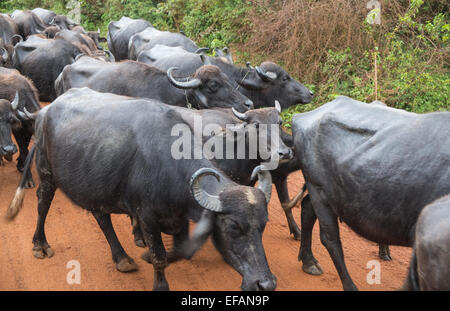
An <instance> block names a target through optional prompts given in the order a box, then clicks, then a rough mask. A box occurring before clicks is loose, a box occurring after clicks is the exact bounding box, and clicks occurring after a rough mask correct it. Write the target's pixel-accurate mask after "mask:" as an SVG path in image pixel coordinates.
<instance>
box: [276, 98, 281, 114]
mask: <svg viewBox="0 0 450 311" xmlns="http://www.w3.org/2000/svg"><path fill="white" fill-rule="evenodd" d="M275 108H277V111H278V113H281V105H280V102H279V101H278V100H275Z"/></svg>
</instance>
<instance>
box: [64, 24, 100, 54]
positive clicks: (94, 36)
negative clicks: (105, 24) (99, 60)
mask: <svg viewBox="0 0 450 311" xmlns="http://www.w3.org/2000/svg"><path fill="white" fill-rule="evenodd" d="M71 30H72V31H75V32H78V33H79V34H82V35H87V36H88V37H89V38H91V39H92V40H93V41H94V44H95V46H96V47H97V50H103V47H102V46H101V45H100V42H106V38H104V37H101V36H100V29H99V30H97V31H91V30H89V31H86V30H85V29H84V28H83V27H82V26H76V27H74V28H72V29H71Z"/></svg>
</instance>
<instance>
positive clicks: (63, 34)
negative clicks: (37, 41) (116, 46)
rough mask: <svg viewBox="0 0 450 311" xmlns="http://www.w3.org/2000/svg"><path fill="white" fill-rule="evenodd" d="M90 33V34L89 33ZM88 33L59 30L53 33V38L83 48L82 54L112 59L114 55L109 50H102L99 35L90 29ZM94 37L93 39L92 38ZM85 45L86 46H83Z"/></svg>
mask: <svg viewBox="0 0 450 311" xmlns="http://www.w3.org/2000/svg"><path fill="white" fill-rule="evenodd" d="M89 33H90V35H89ZM89 33H86V32H84V33H82V32H80V31H73V30H61V31H59V32H58V33H56V34H55V39H63V40H66V41H68V42H70V43H72V44H74V45H76V46H78V47H80V48H81V49H82V50H83V54H85V55H88V56H92V57H96V58H97V57H100V58H101V57H103V60H109V59H110V60H111V61H113V62H114V61H115V60H114V56H113V55H112V54H111V53H108V52H109V51H104V50H103V48H102V47H101V46H100V44H99V41H98V39H99V35H98V32H94V31H91V32H89ZM92 38H94V39H95V40H94V39H92ZM84 47H86V48H84Z"/></svg>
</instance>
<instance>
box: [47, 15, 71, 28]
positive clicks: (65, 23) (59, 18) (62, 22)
mask: <svg viewBox="0 0 450 311" xmlns="http://www.w3.org/2000/svg"><path fill="white" fill-rule="evenodd" d="M50 26H57V27H58V28H59V29H61V30H70V29H72V28H73V27H75V26H78V24H77V23H76V22H74V21H73V20H71V19H70V18H68V17H67V16H64V15H56V16H55V17H53V19H52V20H51V21H50Z"/></svg>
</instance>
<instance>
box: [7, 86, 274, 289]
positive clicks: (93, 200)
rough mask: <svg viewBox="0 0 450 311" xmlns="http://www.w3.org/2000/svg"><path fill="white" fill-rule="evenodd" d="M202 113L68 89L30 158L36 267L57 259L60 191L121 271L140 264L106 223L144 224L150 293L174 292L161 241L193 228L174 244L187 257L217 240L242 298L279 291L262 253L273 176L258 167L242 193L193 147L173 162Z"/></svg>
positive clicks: (40, 122) (44, 119) (13, 208)
mask: <svg viewBox="0 0 450 311" xmlns="http://www.w3.org/2000/svg"><path fill="white" fill-rule="evenodd" d="M203 111H205V110H202V111H200V112H199V111H195V110H190V109H186V108H181V107H174V106H170V105H165V104H162V103H159V102H158V101H154V100H145V99H134V98H129V97H122V96H118V95H113V94H105V93H97V92H94V91H92V90H90V89H87V88H83V89H72V90H70V91H68V92H67V93H66V94H64V95H62V96H61V97H59V98H58V99H57V100H56V101H54V102H53V103H52V104H51V105H49V106H47V107H45V108H43V109H42V110H41V112H40V113H39V114H38V116H37V119H36V133H35V137H36V142H35V146H36V148H35V149H34V148H33V151H32V152H33V153H34V152H35V153H36V165H37V171H38V173H39V177H40V178H39V179H40V186H39V189H38V197H39V203H38V214H39V215H38V224H37V227H36V232H35V235H34V237H33V243H34V247H33V254H34V255H35V256H36V257H38V258H43V257H45V255H47V256H49V257H50V256H52V255H53V250H52V249H51V248H50V246H49V244H48V242H47V240H46V237H45V233H44V224H45V218H46V215H47V212H48V209H49V207H50V204H51V201H52V199H53V195H54V193H55V190H56V189H57V188H60V189H61V190H62V191H63V192H64V193H65V194H66V195H67V196H68V197H69V198H70V199H71V200H72V201H73V202H75V203H76V204H77V205H79V206H81V207H82V208H84V209H86V210H88V211H90V212H92V213H93V215H94V217H95V218H96V220H97V222H98V224H99V225H100V228H101V229H102V231H103V232H104V234H105V236H106V239H107V240H108V242H109V244H110V247H111V252H112V257H113V260H114V262H115V263H116V267H117V269H119V270H121V271H129V270H131V269H135V268H136V264H135V263H134V261H133V260H132V259H131V258H130V257H129V256H128V255H127V254H126V253H125V251H124V249H123V248H122V246H121V245H120V242H119V240H118V238H117V236H116V234H115V232H114V228H113V225H112V223H111V218H110V214H111V213H122V214H128V215H130V216H132V217H134V218H136V219H138V220H139V223H140V225H141V229H142V232H143V235H144V239H145V241H146V243H147V245H149V251H150V259H151V262H152V264H153V268H154V271H155V276H154V285H153V289H154V290H168V288H169V286H168V283H167V280H166V278H165V275H164V271H165V268H166V267H167V265H168V262H167V261H168V260H167V257H168V254H166V250H165V248H164V244H163V242H162V239H161V233H162V232H163V233H166V234H170V235H173V236H175V238H177V237H180V236H182V237H186V236H187V235H186V233H187V232H188V230H189V219H193V220H195V221H198V222H199V223H198V224H197V226H196V228H195V231H194V234H193V239H192V240H188V241H186V240H181V241H180V240H178V239H177V243H182V244H183V245H185V248H189V247H191V245H195V244H196V243H197V240H198V239H202V240H203V239H205V237H204V236H205V235H206V236H209V235H212V237H213V240H214V243H215V246H216V248H217V249H218V251H219V252H220V253H221V254H222V256H223V257H224V259H225V260H226V262H227V263H229V264H230V265H231V266H232V267H233V268H234V269H236V270H237V271H238V272H239V273H240V274H241V275H242V277H243V281H242V286H241V287H242V289H244V290H273V289H275V287H276V278H275V276H274V275H273V274H272V273H271V271H270V269H269V266H268V263H267V259H266V255H265V252H264V247H263V244H262V233H263V231H264V227H265V224H266V222H267V218H268V216H267V203H268V201H269V200H270V195H271V184H272V183H271V181H270V174H268V172H267V171H264V170H261V169H260V167H258V169H257V170H255V172H254V175H258V178H259V186H258V188H253V187H247V186H241V185H239V184H236V183H235V182H233V181H232V180H230V179H229V178H228V177H227V176H226V175H225V174H223V173H222V172H220V171H219V170H217V169H216V168H215V167H214V165H213V164H212V163H211V162H210V161H209V160H208V159H206V158H205V157H200V158H199V159H195V153H196V152H197V151H198V149H197V147H194V148H193V149H192V150H191V152H192V153H191V155H192V156H193V158H191V159H179V160H176V159H174V157H173V155H172V146H173V145H174V144H175V141H176V140H177V139H179V138H178V137H174V136H172V135H171V130H173V128H174V127H176V126H179V125H186V127H187V128H191V129H193V127H194V124H193V119H194V118H195V115H198V114H199V113H202V112H203ZM74 131H76V132H77V134H76V135H74ZM105 133H108V134H107V135H105ZM69 150H70V152H68V151H69ZM200 152H201V150H200ZM33 153H30V156H29V158H28V159H30V161H28V159H27V163H28V162H31V158H32V155H33ZM99 163H102V165H98V164H99ZM21 187H22V185H21V184H20V185H19V188H18V190H17V192H16V195H15V197H14V199H13V201H12V204H11V205H10V207H9V209H8V213H7V216H8V217H9V218H10V219H11V218H13V217H14V216H15V215H16V214H17V213H18V211H19V207H20V206H21V204H22V202H23V198H24V190H23V189H22V188H21Z"/></svg>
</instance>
